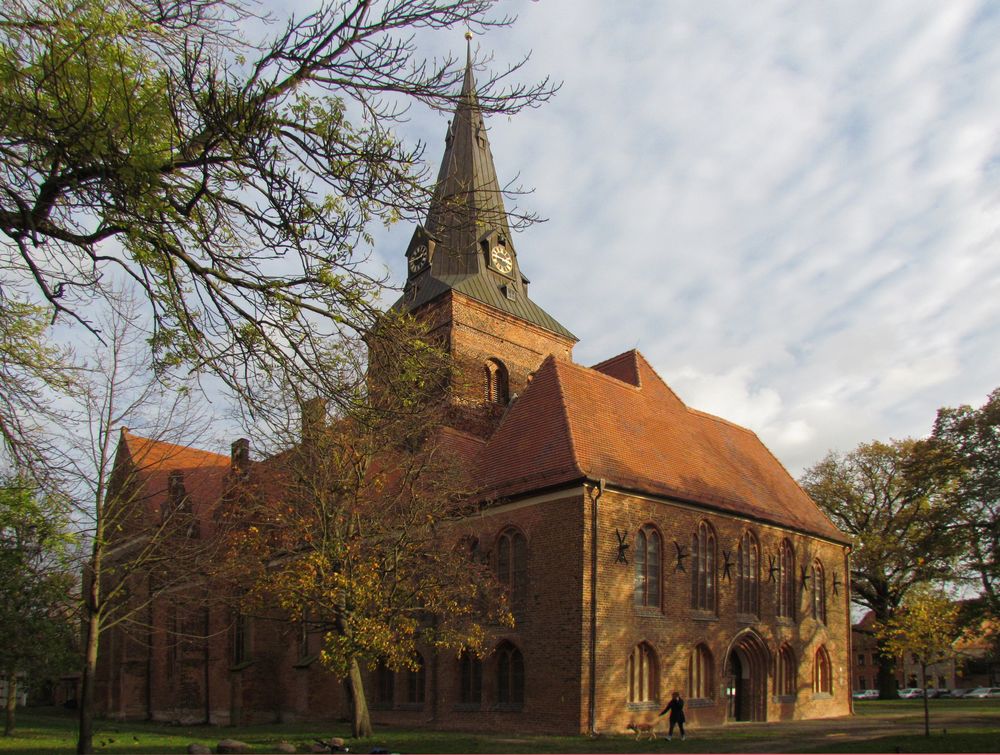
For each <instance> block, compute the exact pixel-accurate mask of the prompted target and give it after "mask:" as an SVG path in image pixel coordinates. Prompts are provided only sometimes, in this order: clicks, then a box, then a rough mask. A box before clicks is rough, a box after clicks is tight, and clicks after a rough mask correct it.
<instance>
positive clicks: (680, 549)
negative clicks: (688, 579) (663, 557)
mask: <svg viewBox="0 0 1000 755" xmlns="http://www.w3.org/2000/svg"><path fill="white" fill-rule="evenodd" d="M674 550H676V551H677V563H676V564H674V571H675V572H676V571H682V572H686V571H687V569H685V568H684V559H685V558H687V557H688V553H687V551H686V550H685V549H684V546H683V545H681V544H680V543H678V542H677V541H676V540H674Z"/></svg>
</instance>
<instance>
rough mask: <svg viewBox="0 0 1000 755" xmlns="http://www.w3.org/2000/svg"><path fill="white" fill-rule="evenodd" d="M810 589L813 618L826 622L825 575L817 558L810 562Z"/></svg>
mask: <svg viewBox="0 0 1000 755" xmlns="http://www.w3.org/2000/svg"><path fill="white" fill-rule="evenodd" d="M812 589H813V593H812V614H813V618H814V619H816V621H818V622H821V623H823V624H826V575H825V574H824V571H823V564H822V563H821V562H820V560H819V559H818V558H817V559H816V560H815V561H813V564H812Z"/></svg>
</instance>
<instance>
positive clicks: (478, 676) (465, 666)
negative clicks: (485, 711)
mask: <svg viewBox="0 0 1000 755" xmlns="http://www.w3.org/2000/svg"><path fill="white" fill-rule="evenodd" d="M458 677H459V678H458V686H459V701H460V702H461V703H462V704H463V705H479V704H480V703H481V702H482V701H483V662H482V661H481V660H479V658H477V657H476V656H475V655H473V654H472V653H470V652H469V651H468V650H463V651H462V655H461V656H459V658H458Z"/></svg>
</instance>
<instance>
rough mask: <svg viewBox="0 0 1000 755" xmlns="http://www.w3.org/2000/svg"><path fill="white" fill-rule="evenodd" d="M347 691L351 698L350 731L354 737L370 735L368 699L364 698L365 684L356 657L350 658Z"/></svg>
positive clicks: (370, 724)
mask: <svg viewBox="0 0 1000 755" xmlns="http://www.w3.org/2000/svg"><path fill="white" fill-rule="evenodd" d="M346 686H347V693H348V697H349V698H350V700H351V733H352V734H353V735H354V736H355V737H370V736H371V735H372V721H371V717H370V716H369V715H368V701H367V700H365V684H364V681H363V680H362V679H361V667H360V666H359V665H358V660H357V658H352V659H351V667H350V671H349V672H348V675H347V685H346Z"/></svg>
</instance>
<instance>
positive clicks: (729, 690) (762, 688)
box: [725, 630, 771, 721]
mask: <svg viewBox="0 0 1000 755" xmlns="http://www.w3.org/2000/svg"><path fill="white" fill-rule="evenodd" d="M770 666H771V654H770V652H768V649H767V645H765V644H764V641H763V640H762V639H761V638H760V635H758V634H757V633H756V632H754V631H752V630H747V631H745V632H743V633H742V634H740V635H739V636H738V637H737V638H736V639H735V640H734V641H733V644H732V645H731V646H730V648H729V653H728V654H727V655H726V676H725V679H726V698H727V701H728V703H729V713H728V715H729V720H730V721H766V720H767V671H768V669H769V668H770Z"/></svg>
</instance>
